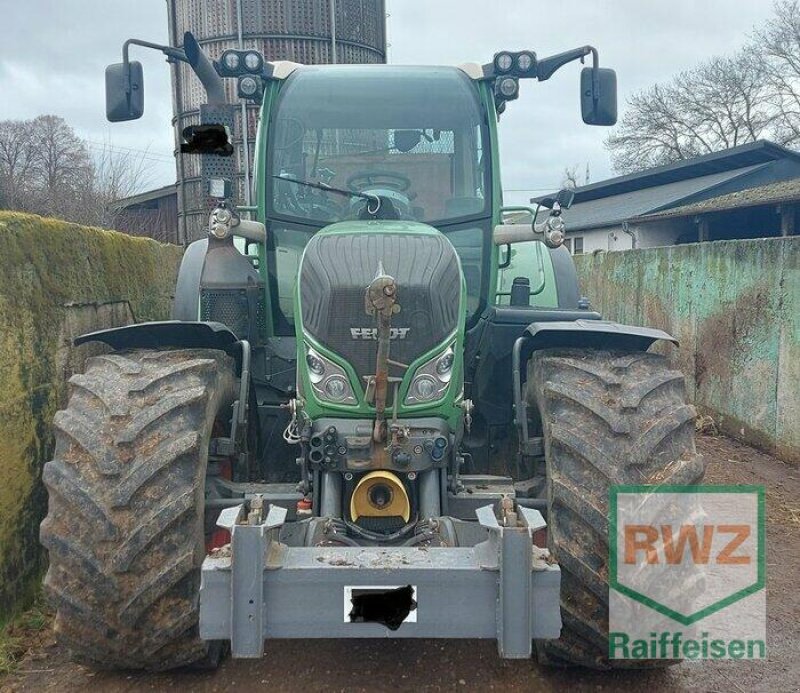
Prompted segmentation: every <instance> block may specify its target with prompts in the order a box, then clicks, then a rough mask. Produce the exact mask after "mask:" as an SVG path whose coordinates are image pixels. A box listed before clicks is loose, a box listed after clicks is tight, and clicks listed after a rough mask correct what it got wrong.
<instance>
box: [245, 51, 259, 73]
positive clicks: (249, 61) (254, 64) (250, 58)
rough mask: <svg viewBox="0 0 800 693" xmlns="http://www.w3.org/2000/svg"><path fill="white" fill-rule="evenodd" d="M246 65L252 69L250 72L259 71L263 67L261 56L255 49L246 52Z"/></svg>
mask: <svg viewBox="0 0 800 693" xmlns="http://www.w3.org/2000/svg"><path fill="white" fill-rule="evenodd" d="M244 66H245V67H246V68H247V69H248V70H250V72H258V71H259V70H260V69H261V56H260V55H259V54H258V53H256V52H254V51H250V52H249V53H245V55H244Z"/></svg>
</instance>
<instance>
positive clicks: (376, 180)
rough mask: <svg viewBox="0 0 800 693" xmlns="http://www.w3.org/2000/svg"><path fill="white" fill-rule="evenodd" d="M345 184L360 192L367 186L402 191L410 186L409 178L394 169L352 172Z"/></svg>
mask: <svg viewBox="0 0 800 693" xmlns="http://www.w3.org/2000/svg"><path fill="white" fill-rule="evenodd" d="M346 185H347V187H348V188H349V189H350V190H352V191H353V192H362V191H363V190H365V189H368V188H388V189H389V190H394V191H395V192H399V193H404V192H405V191H406V190H408V189H409V188H410V187H411V179H410V178H409V177H408V176H404V175H402V174H401V173H395V172H394V171H369V172H361V173H354V174H353V175H352V176H350V177H349V178H348V179H347V181H346Z"/></svg>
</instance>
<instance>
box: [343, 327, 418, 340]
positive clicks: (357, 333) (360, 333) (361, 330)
mask: <svg viewBox="0 0 800 693" xmlns="http://www.w3.org/2000/svg"><path fill="white" fill-rule="evenodd" d="M410 331H411V328H410V327H392V328H390V329H389V339H405V338H406V337H408V333H409V332H410ZM350 336H351V337H352V338H353V339H367V340H370V339H371V340H377V339H378V328H377V327H351V328H350Z"/></svg>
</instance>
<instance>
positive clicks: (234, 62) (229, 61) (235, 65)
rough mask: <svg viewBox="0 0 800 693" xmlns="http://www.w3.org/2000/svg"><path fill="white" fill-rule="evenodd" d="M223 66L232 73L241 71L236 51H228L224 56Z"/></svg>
mask: <svg viewBox="0 0 800 693" xmlns="http://www.w3.org/2000/svg"><path fill="white" fill-rule="evenodd" d="M222 64H223V65H225V67H226V68H227V69H228V70H230V71H231V72H235V71H236V70H238V69H239V54H238V53H236V52H235V51H228V52H227V53H225V55H223V56H222Z"/></svg>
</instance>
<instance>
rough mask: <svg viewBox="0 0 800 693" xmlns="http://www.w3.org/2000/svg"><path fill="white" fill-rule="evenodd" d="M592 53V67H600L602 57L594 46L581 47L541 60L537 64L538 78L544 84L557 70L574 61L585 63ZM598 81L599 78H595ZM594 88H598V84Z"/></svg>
mask: <svg viewBox="0 0 800 693" xmlns="http://www.w3.org/2000/svg"><path fill="white" fill-rule="evenodd" d="M590 53H591V54H592V66H593V67H595V68H597V67H599V63H600V56H599V54H598V53H597V49H596V48H594V47H593V46H581V47H580V48H573V49H572V50H571V51H566V52H564V53H558V54H557V55H551V56H550V57H548V58H541V59H540V60H539V61H537V63H536V78H537V79H538V80H539V81H540V82H544V81H545V80H548V79H550V78H551V77H552V76H553V73H554V72H555V71H556V70H558V69H560V68H562V67H564V65H566V64H567V63H571V62H572V61H573V60H580V61H581V62H583V59H584V58H585V57H586V56H587V55H589V54H590ZM596 79H597V77H595V80H596ZM594 86H595V87H596V86H597V84H595V85H594Z"/></svg>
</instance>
